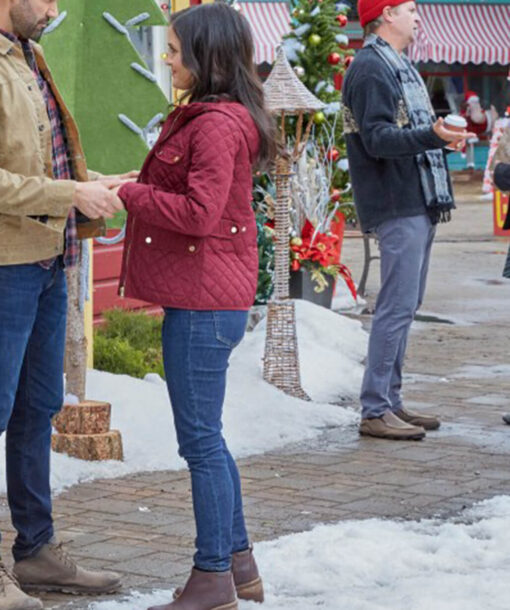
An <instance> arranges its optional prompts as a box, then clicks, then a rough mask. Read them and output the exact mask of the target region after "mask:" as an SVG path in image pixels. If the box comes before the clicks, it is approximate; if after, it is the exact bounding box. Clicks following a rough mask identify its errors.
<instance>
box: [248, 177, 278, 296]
mask: <svg viewBox="0 0 510 610" xmlns="http://www.w3.org/2000/svg"><path fill="white" fill-rule="evenodd" d="M271 184H272V182H271V179H270V178H269V176H268V175H267V174H264V173H259V172H257V174H256V175H255V176H254V179H253V209H254V211H255V218H256V221H257V246H258V251H259V275H258V282H257V294H256V296H255V304H256V305H262V304H264V303H267V302H268V301H269V299H270V298H271V295H272V294H273V288H274V285H273V279H274V240H273V230H272V229H271V228H270V227H268V226H267V224H266V223H267V222H268V220H270V218H272V213H268V212H269V211H268V205H269V204H268V202H267V201H266V200H265V194H266V192H267V189H268V188H270V186H271Z"/></svg>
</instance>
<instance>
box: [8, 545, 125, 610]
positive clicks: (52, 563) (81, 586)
mask: <svg viewBox="0 0 510 610" xmlns="http://www.w3.org/2000/svg"><path fill="white" fill-rule="evenodd" d="M13 571H14V575H15V576H16V578H17V579H18V581H19V583H20V586H21V588H22V589H23V590H25V591H60V592H62V593H72V594H74V595H99V594H103V593H115V592H116V591H118V590H119V589H120V587H121V581H120V576H119V574H116V573H115V572H106V571H103V570H101V571H100V572H93V571H91V570H85V569H84V568H80V566H78V565H76V563H75V562H74V560H73V559H71V557H70V556H69V555H68V554H67V553H66V551H65V550H64V548H63V546H62V543H56V542H48V544H45V545H44V546H42V547H41V548H40V549H39V551H38V552H37V553H36V554H35V555H34V556H33V557H28V558H27V559H23V560H21V561H17V562H16V563H15V564H14V570H13ZM0 608H1V606H0Z"/></svg>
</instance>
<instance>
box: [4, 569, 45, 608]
mask: <svg viewBox="0 0 510 610" xmlns="http://www.w3.org/2000/svg"><path fill="white" fill-rule="evenodd" d="M42 608H43V605H42V602H41V601H39V600H38V599H36V598H35V597H30V596H28V595H27V594H26V593H23V591H22V590H21V589H20V588H19V586H18V582H17V581H16V578H14V576H13V575H12V574H11V573H10V572H9V571H8V570H7V568H6V567H5V566H4V564H3V562H1V561H0V610H42Z"/></svg>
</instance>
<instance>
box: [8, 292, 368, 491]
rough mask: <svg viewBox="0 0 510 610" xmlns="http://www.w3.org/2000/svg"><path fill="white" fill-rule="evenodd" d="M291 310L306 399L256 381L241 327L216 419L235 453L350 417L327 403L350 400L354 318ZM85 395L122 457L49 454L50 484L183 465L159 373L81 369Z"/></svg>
mask: <svg viewBox="0 0 510 610" xmlns="http://www.w3.org/2000/svg"><path fill="white" fill-rule="evenodd" d="M296 310H297V319H298V341H299V353H300V358H301V375H302V382H303V386H304V388H305V389H306V391H307V392H308V393H309V395H310V396H311V397H312V399H313V402H305V401H302V400H299V399H296V398H292V397H290V396H287V395H286V394H284V393H283V392H281V391H279V390H277V389H276V388H274V387H273V386H271V385H269V384H267V383H266V382H264V381H263V379H262V356H263V352H264V341H265V324H264V322H261V323H260V324H259V325H258V326H257V327H256V328H255V330H254V331H253V332H251V333H247V334H246V337H245V339H244V340H243V342H242V343H241V345H240V346H239V347H238V348H237V349H236V350H235V351H234V353H233V355H232V358H231V363H230V369H229V381H228V390H227V397H226V402H225V417H224V421H225V435H226V438H227V440H228V443H229V446H230V448H231V450H232V453H233V454H234V455H235V456H236V457H245V456H248V455H254V454H259V453H263V452H265V451H269V450H271V449H275V448H278V447H282V446H284V445H286V444H288V443H291V442H296V441H301V440H304V439H307V438H311V437H313V436H316V435H317V434H319V433H320V431H321V430H322V429H324V428H325V427H329V426H347V425H349V424H353V423H354V422H355V421H356V420H357V418H358V415H357V413H356V412H355V411H354V410H352V409H346V408H342V407H340V406H338V405H333V404H328V403H331V402H338V401H339V400H340V399H341V398H344V399H345V398H346V397H347V398H349V397H352V399H353V400H352V404H353V405H355V404H357V400H356V399H355V397H356V396H357V394H358V392H359V386H360V383H361V376H362V372H363V366H362V364H361V361H362V359H363V358H364V356H365V352H366V344H367V335H366V333H365V331H363V329H362V327H361V323H360V322H358V321H354V320H351V319H349V318H346V317H345V316H341V315H339V314H336V313H333V312H332V311H330V310H327V309H324V308H322V307H319V306H316V305H313V304H311V303H308V302H306V301H297V303H296ZM87 398H89V399H95V400H106V401H108V402H111V403H112V428H113V429H118V430H120V431H121V433H122V438H123V444H124V454H125V461H124V462H100V463H94V462H84V461H81V460H76V459H73V458H70V457H68V456H65V455H60V454H53V455H52V488H53V490H54V491H56V492H59V491H61V490H62V489H64V488H66V487H69V486H71V485H74V484H76V483H78V482H80V481H90V480H92V479H96V478H103V477H105V478H113V477H119V476H124V475H127V474H130V473H134V472H141V471H151V470H167V469H168V470H171V469H179V468H183V467H184V462H183V461H182V460H181V459H180V458H179V457H178V456H177V445H176V440H175V433H174V430H173V423H172V413H171V408H170V403H169V399H168V395H167V390H166V385H165V384H164V382H163V381H162V380H161V379H160V378H159V377H157V376H152V377H151V380H150V381H146V380H140V379H133V378H131V377H128V376H125V375H112V374H110V373H104V372H99V371H89V374H88V378H87ZM1 442H2V443H3V439H2V441H1ZM0 450H2V449H1V448H0ZM0 492H5V482H4V480H3V477H2V478H0Z"/></svg>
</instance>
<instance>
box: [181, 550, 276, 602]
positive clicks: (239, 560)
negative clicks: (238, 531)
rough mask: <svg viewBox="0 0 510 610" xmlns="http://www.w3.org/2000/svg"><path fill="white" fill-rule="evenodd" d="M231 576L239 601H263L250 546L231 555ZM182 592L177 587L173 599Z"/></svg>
mask: <svg viewBox="0 0 510 610" xmlns="http://www.w3.org/2000/svg"><path fill="white" fill-rule="evenodd" d="M232 574H233V576H234V585H235V588H236V592H237V597H238V598H239V599H244V600H247V601H251V602H258V603H259V604H261V603H262V602H263V601H264V585H263V584H262V578H260V574H259V570H258V568H257V562H256V561H255V557H254V556H253V547H252V546H250V548H249V549H246V551H241V552H239V553H234V554H233V555H232ZM182 591H183V588H182V587H178V588H177V589H176V590H175V591H174V599H177V598H178V597H179V595H181V593H182Z"/></svg>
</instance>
